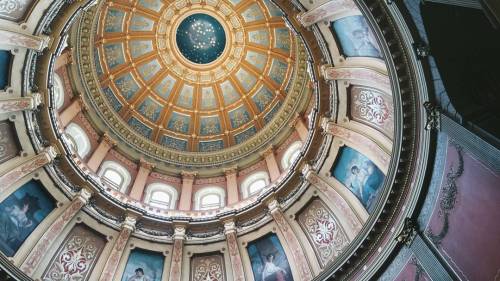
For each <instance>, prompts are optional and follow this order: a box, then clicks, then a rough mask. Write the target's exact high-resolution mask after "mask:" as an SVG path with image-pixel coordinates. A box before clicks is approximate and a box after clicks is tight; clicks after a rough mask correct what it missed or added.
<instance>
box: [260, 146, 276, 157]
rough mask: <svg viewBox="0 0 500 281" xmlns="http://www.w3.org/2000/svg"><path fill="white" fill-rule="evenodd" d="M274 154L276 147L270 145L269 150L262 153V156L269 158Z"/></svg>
mask: <svg viewBox="0 0 500 281" xmlns="http://www.w3.org/2000/svg"><path fill="white" fill-rule="evenodd" d="M271 154H274V146H272V145H270V146H269V147H268V148H266V149H265V150H264V151H261V152H260V155H261V156H262V157H264V158H266V157H267V156H269V155H271Z"/></svg>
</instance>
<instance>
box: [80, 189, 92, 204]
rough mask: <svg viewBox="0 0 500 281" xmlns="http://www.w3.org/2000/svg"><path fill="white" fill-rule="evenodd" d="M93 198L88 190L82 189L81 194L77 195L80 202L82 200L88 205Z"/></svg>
mask: <svg viewBox="0 0 500 281" xmlns="http://www.w3.org/2000/svg"><path fill="white" fill-rule="evenodd" d="M91 196H92V192H91V191H90V190H88V189H86V188H82V189H81V190H80V192H78V194H77V195H76V198H77V199H78V200H82V202H83V203H84V204H87V202H89V200H90V197H91Z"/></svg>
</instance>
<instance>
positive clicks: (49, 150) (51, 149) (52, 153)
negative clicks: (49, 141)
mask: <svg viewBox="0 0 500 281" xmlns="http://www.w3.org/2000/svg"><path fill="white" fill-rule="evenodd" d="M43 152H45V153H46V154H47V155H48V156H49V159H50V161H54V159H56V157H57V156H59V149H57V147H55V146H47V147H46V148H44V149H43Z"/></svg>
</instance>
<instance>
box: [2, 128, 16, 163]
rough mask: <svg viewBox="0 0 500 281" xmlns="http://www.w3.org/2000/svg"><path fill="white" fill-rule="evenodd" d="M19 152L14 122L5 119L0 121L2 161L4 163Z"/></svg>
mask: <svg viewBox="0 0 500 281" xmlns="http://www.w3.org/2000/svg"><path fill="white" fill-rule="evenodd" d="M18 154H19V143H18V141H17V135H16V130H15V128H14V124H13V123H11V122H9V121H7V120H5V121H2V122H0V163H4V162H5V161H8V160H10V159H12V158H14V157H16V156H17V155H18Z"/></svg>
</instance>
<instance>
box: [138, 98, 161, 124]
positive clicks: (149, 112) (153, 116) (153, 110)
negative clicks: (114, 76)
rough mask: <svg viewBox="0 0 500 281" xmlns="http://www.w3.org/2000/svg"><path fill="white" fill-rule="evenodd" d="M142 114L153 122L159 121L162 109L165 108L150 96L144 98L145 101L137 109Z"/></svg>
mask: <svg viewBox="0 0 500 281" xmlns="http://www.w3.org/2000/svg"><path fill="white" fill-rule="evenodd" d="M137 110H138V111H139V112H140V113H141V114H142V116H144V117H146V118H148V119H149V120H150V121H152V122H156V121H158V119H160V114H161V111H162V110H163V106H162V105H161V104H159V103H158V102H156V101H155V100H153V99H152V98H150V97H147V98H146V99H144V101H143V102H142V103H141V105H139V108H138V109H137Z"/></svg>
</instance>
